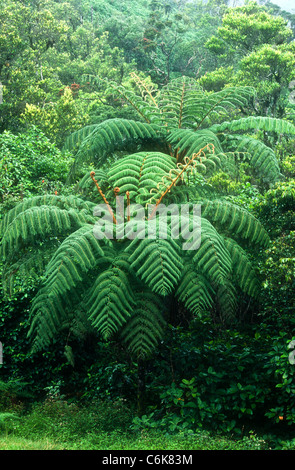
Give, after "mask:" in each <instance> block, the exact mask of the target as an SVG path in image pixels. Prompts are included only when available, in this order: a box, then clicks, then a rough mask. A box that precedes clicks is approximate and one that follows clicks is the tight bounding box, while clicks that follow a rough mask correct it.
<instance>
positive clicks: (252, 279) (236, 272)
mask: <svg viewBox="0 0 295 470" xmlns="http://www.w3.org/2000/svg"><path fill="white" fill-rule="evenodd" d="M224 244H225V246H226V248H227V250H228V251H229V253H230V255H231V258H232V266H233V276H234V279H235V282H236V284H237V285H238V286H239V287H240V289H241V290H242V291H243V292H245V293H246V294H248V295H249V296H251V297H256V296H257V295H258V292H259V282H258V278H257V276H256V273H255V271H254V269H253V266H252V263H251V262H250V260H249V258H248V256H247V254H246V252H245V251H244V250H243V249H242V248H241V247H240V245H239V244H238V243H237V242H236V241H235V240H232V239H231V238H224Z"/></svg>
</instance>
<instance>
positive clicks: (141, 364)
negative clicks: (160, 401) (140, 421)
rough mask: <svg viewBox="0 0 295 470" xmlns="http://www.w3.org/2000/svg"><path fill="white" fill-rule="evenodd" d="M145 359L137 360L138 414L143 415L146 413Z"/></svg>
mask: <svg viewBox="0 0 295 470" xmlns="http://www.w3.org/2000/svg"><path fill="white" fill-rule="evenodd" d="M145 369H146V367H145V361H143V360H142V359H138V362H137V415H138V416H139V417H141V416H142V415H143V414H145V404H146V396H145V391H146V389H145Z"/></svg>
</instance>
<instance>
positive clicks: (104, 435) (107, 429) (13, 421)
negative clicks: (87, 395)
mask: <svg viewBox="0 0 295 470" xmlns="http://www.w3.org/2000/svg"><path fill="white" fill-rule="evenodd" d="M9 411H10V412H5V413H2V414H1V413H0V418H1V415H2V417H3V419H2V421H1V419H0V423H2V424H1V427H0V450H117V451H120V450H136V451H140V450H188V451H189V450H260V449H264V448H265V447H266V444H265V442H264V441H263V440H260V439H258V438H257V437H256V436H255V435H254V434H251V435H249V436H247V437H244V438H243V439H239V440H234V439H230V438H228V437H224V436H219V435H216V434H215V435H212V434H210V433H209V432H207V431H203V430H196V431H195V432H192V431H191V432H184V431H183V430H181V429H180V430H178V431H176V432H174V433H169V432H167V430H165V429H161V430H160V429H159V428H153V429H136V428H134V426H132V422H133V421H132V420H133V413H132V411H130V410H129V409H128V407H127V406H126V403H125V402H124V401H120V400H119V401H117V402H113V403H105V402H101V403H95V404H91V405H88V406H87V407H82V406H80V405H77V404H71V403H70V404H69V403H67V402H66V401H62V400H60V399H58V400H56V399H47V400H46V401H45V402H43V403H40V404H36V405H34V406H33V407H32V408H31V409H30V410H29V412H25V413H24V412H23V411H22V412H18V413H17V412H14V413H13V412H11V410H9Z"/></svg>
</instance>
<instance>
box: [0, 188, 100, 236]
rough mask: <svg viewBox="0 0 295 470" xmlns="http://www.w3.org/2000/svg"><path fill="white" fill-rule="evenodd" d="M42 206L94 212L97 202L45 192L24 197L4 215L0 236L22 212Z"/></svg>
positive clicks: (0, 226) (0, 225) (0, 224)
mask: <svg viewBox="0 0 295 470" xmlns="http://www.w3.org/2000/svg"><path fill="white" fill-rule="evenodd" d="M40 206H48V207H50V206H52V207H57V208H60V209H66V210H67V209H77V210H83V209H84V210H85V211H87V212H89V213H90V214H91V213H92V211H93V209H94V207H95V204H94V203H93V202H90V201H85V200H83V199H81V198H79V197H77V196H56V195H52V194H45V195H43V196H34V197H31V198H26V199H23V201H21V202H19V203H18V204H17V205H16V206H15V207H14V208H13V209H10V210H9V211H8V212H6V214H5V215H4V217H3V219H2V220H1V222H0V236H3V234H4V232H5V230H6V229H7V227H8V225H9V224H10V223H11V222H12V221H13V220H14V219H15V218H16V217H17V216H18V215H19V214H21V213H22V212H24V211H26V210H27V209H32V208H34V207H40Z"/></svg>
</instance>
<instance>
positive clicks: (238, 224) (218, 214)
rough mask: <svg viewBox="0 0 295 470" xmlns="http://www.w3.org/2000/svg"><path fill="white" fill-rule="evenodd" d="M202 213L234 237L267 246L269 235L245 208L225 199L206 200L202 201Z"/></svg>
mask: <svg viewBox="0 0 295 470" xmlns="http://www.w3.org/2000/svg"><path fill="white" fill-rule="evenodd" d="M202 215H203V217H205V218H207V219H209V220H210V221H211V222H212V223H214V222H215V223H216V222H217V224H218V226H219V227H220V228H223V229H225V230H226V231H227V232H228V233H232V234H234V236H235V237H239V238H244V239H247V240H250V241H251V242H252V243H258V244H260V245H261V246H267V244H268V243H269V235H268V233H267V232H266V230H265V229H264V227H263V225H262V224H261V222H259V220H258V219H257V218H256V217H254V216H253V215H252V214H251V213H250V212H249V211H247V210H246V209H244V208H242V207H240V206H238V205H237V204H234V203H233V202H231V201H228V200H225V199H217V200H214V199H213V200H212V201H210V200H206V201H204V202H203V203H202Z"/></svg>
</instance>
